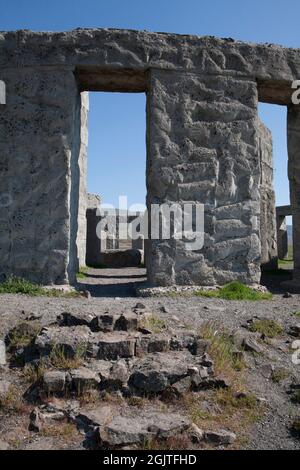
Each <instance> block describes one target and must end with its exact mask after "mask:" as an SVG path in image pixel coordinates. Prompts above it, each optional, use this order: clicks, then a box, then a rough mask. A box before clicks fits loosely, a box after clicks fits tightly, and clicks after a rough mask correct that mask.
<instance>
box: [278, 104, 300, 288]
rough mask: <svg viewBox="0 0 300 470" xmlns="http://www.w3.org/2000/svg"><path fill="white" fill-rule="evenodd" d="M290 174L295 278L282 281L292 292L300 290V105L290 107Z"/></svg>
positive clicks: (288, 125)
mask: <svg viewBox="0 0 300 470" xmlns="http://www.w3.org/2000/svg"><path fill="white" fill-rule="evenodd" d="M287 127H288V159H289V161H288V175H289V182H290V201H291V209H292V216H293V258H294V271H293V280H292V281H287V282H284V283H282V285H283V287H285V288H287V289H288V290H290V291H291V292H300V106H296V105H290V106H289V108H288V123H287Z"/></svg>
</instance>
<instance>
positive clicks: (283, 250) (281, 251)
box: [276, 215, 289, 259]
mask: <svg viewBox="0 0 300 470" xmlns="http://www.w3.org/2000/svg"><path fill="white" fill-rule="evenodd" d="M276 220H277V222H276V225H277V250H278V258H279V259H287V257H288V249H289V247H288V233H287V228H286V218H285V215H283V216H282V215H277V217H276Z"/></svg>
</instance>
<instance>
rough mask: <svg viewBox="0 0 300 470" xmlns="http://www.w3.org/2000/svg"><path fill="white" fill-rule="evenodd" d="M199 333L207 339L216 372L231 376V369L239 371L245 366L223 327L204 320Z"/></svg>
mask: <svg viewBox="0 0 300 470" xmlns="http://www.w3.org/2000/svg"><path fill="white" fill-rule="evenodd" d="M199 333H200V336H201V337H202V338H204V339H206V340H208V341H209V354H210V355H211V357H212V358H213V360H214V367H215V370H216V371H217V372H218V373H220V374H222V375H227V376H229V377H231V376H232V375H233V371H241V370H242V369H243V368H244V367H245V363H244V360H243V359H242V358H240V357H239V356H238V355H236V353H235V352H236V347H235V345H234V341H233V338H232V337H231V335H230V334H229V332H227V331H226V330H225V329H222V328H221V329H220V328H218V326H217V325H215V324H214V323H211V322H205V323H204V324H203V325H202V326H201V328H200V331H199ZM226 372H227V374H226Z"/></svg>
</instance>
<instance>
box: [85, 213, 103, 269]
mask: <svg viewBox="0 0 300 470" xmlns="http://www.w3.org/2000/svg"><path fill="white" fill-rule="evenodd" d="M86 221H87V233H86V264H87V265H88V266H99V264H100V262H101V261H100V255H101V239H100V238H98V236H97V232H96V229H97V224H98V223H99V222H100V216H99V215H97V209H87V211H86Z"/></svg>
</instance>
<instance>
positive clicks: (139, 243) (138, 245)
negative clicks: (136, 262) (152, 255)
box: [132, 236, 144, 251]
mask: <svg viewBox="0 0 300 470" xmlns="http://www.w3.org/2000/svg"><path fill="white" fill-rule="evenodd" d="M132 248H133V249H134V250H143V251H144V237H142V236H141V237H139V238H137V239H136V240H132Z"/></svg>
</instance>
